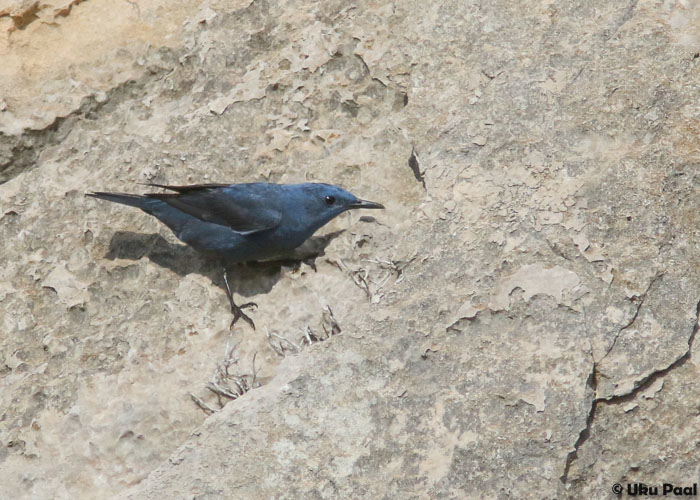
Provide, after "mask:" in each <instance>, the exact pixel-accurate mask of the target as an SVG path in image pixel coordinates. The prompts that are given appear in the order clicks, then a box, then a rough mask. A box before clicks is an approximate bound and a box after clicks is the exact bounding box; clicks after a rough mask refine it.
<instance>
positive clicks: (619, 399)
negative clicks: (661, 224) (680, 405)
mask: <svg viewBox="0 0 700 500" xmlns="http://www.w3.org/2000/svg"><path fill="white" fill-rule="evenodd" d="M658 277H660V276H657V277H655V278H654V279H653V280H652V283H650V285H649V288H651V284H653V282H654V281H655V280H656V279H657V278H658ZM649 288H647V292H648V291H649ZM647 292H645V294H646V293H647ZM641 302H642V301H640V307H641ZM637 312H638V311H637ZM635 317H636V315H635ZM698 329H700V300H699V301H698V302H697V304H696V306H695V326H694V327H693V331H692V333H691V334H690V337H688V349H687V350H686V351H685V352H684V353H683V354H682V355H681V356H680V357H679V358H677V359H676V360H675V361H673V362H672V363H671V364H669V365H668V366H667V367H666V368H662V369H660V370H654V371H653V372H651V373H649V374H648V375H647V376H645V377H643V378H642V379H641V380H639V381H638V382H636V383H635V386H634V387H633V388H632V389H631V390H630V391H629V392H626V393H624V394H618V395H613V396H608V397H605V398H597V397H596V398H594V399H593V401H592V402H591V407H590V409H589V411H588V416H587V417H586V425H585V427H584V428H583V429H582V430H581V432H580V433H579V436H578V438H577V439H576V442H575V443H574V449H573V450H572V451H571V452H569V454H568V455H567V456H566V464H565V466H564V472H563V474H562V475H561V477H560V478H559V480H560V481H561V482H562V484H566V482H567V480H568V476H569V470H570V468H571V464H572V463H573V462H574V460H576V458H577V457H578V450H579V448H581V446H583V444H584V443H585V442H586V441H587V440H588V438H589V437H590V434H591V427H592V426H593V421H594V419H595V414H596V410H597V408H598V405H599V404H608V405H613V404H621V403H626V402H628V401H630V400H632V399H634V398H635V397H637V394H639V393H640V392H642V391H643V390H646V389H647V388H649V386H651V385H652V384H654V382H656V381H657V380H658V379H660V378H661V377H664V376H666V375H667V374H668V373H670V372H671V371H672V370H675V369H676V368H678V367H679V366H683V365H684V364H685V362H686V361H688V360H689V359H690V356H691V353H692V351H693V343H694V342H695V336H696V334H697V333H698ZM597 370H598V364H597V363H595V362H594V363H593V369H592V370H591V373H590V375H589V376H588V380H587V381H586V385H588V386H589V387H590V388H591V389H592V390H593V393H594V394H595V391H596V387H597V377H596V375H597Z"/></svg>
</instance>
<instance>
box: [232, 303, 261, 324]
mask: <svg viewBox="0 0 700 500" xmlns="http://www.w3.org/2000/svg"><path fill="white" fill-rule="evenodd" d="M230 303H231V312H232V313H233V319H232V320H231V325H230V326H229V330H232V329H233V325H235V324H236V322H237V321H238V320H239V319H243V320H244V321H245V322H246V323H248V324H249V325H250V326H252V327H253V330H255V323H253V320H252V319H250V316H248V315H247V314H246V313H244V312H243V309H248V308H250V307H258V305H257V304H256V303H255V302H246V303H245V304H241V305H240V306H237V305H236V304H234V302H233V300H230Z"/></svg>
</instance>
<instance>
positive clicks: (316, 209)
mask: <svg viewBox="0 0 700 500" xmlns="http://www.w3.org/2000/svg"><path fill="white" fill-rule="evenodd" d="M149 185H150V186H154V187H160V188H164V189H167V190H170V191H174V192H173V193H150V194H145V195H138V194H126V193H102V192H97V193H88V196H93V197H95V198H100V199H103V200H108V201H113V202H116V203H121V204H123V205H129V206H132V207H137V208H140V209H141V210H143V211H144V212H146V213H147V214H150V215H153V216H154V217H156V218H157V219H158V220H160V221H161V222H162V223H164V224H165V225H166V226H168V227H169V228H170V229H171V230H172V231H173V233H175V236H177V237H178V238H179V239H180V240H181V241H183V242H185V243H186V244H188V245H189V246H191V247H192V248H194V249H195V250H198V251H200V252H202V253H205V254H209V255H213V256H217V257H220V258H222V259H224V260H226V261H228V262H245V261H259V260H271V259H275V258H279V257H283V256H285V254H289V253H290V252H291V251H292V250H293V249H295V248H296V247H298V246H299V245H301V244H302V243H303V242H304V241H306V239H307V238H309V237H310V236H311V235H312V234H313V233H314V232H315V231H316V230H317V229H319V228H320V227H321V226H323V225H324V224H326V223H328V222H329V221H330V220H331V219H333V218H334V217H336V216H338V215H340V214H341V213H343V212H345V211H346V210H351V209H354V208H384V207H383V206H382V205H380V204H379V203H374V202H372V201H365V200H360V199H358V198H357V197H356V196H354V195H353V194H352V193H349V192H348V191H346V190H344V189H342V188H340V187H338V186H332V185H330V184H321V183H304V184H269V183H262V182H254V183H249V184H198V185H193V186H164V185H161V184H149ZM224 283H225V285H226V294H227V295H228V299H229V303H230V305H231V312H232V313H233V321H232V322H231V327H233V325H234V324H235V323H236V321H238V319H239V318H243V319H244V320H245V321H247V322H248V323H249V324H250V325H251V326H252V327H253V328H255V325H254V323H253V321H252V320H251V319H250V318H249V317H248V316H247V315H246V314H245V313H244V312H243V309H245V308H247V307H252V306H255V305H256V304H255V303H253V302H249V303H247V304H243V305H241V306H237V305H236V304H235V303H234V301H233V294H232V293H231V288H230V287H229V284H228V278H227V275H226V268H224Z"/></svg>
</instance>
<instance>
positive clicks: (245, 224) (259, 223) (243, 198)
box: [146, 184, 282, 234]
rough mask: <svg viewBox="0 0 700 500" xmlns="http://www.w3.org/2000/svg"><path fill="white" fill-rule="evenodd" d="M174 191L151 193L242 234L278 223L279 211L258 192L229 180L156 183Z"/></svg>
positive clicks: (187, 211)
mask: <svg viewBox="0 0 700 500" xmlns="http://www.w3.org/2000/svg"><path fill="white" fill-rule="evenodd" d="M159 187H164V188H166V189H170V190H172V191H177V193H152V194H147V195H146V196H147V197H149V198H156V199H158V200H162V201H164V202H166V203H167V204H168V205H170V206H172V207H175V208H177V209H179V210H182V211H183V212H185V213H186V214H189V215H191V216H193V217H196V218H198V219H199V220H202V221H205V222H211V223H214V224H219V225H221V226H227V227H230V228H231V229H233V230H234V231H236V232H238V233H241V234H253V233H257V232H260V231H266V230H268V229H273V228H275V227H277V226H278V225H279V223H280V220H281V219H282V213H281V212H280V211H279V210H276V209H274V208H272V207H271V203H270V200H267V199H266V198H265V197H264V196H261V195H260V193H256V192H250V193H248V192H246V191H245V190H232V189H231V188H232V186H231V185H229V184H200V185H195V186H159Z"/></svg>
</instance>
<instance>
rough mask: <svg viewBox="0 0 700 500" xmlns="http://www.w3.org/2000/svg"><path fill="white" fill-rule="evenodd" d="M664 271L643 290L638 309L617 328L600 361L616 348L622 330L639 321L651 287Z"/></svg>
mask: <svg viewBox="0 0 700 500" xmlns="http://www.w3.org/2000/svg"><path fill="white" fill-rule="evenodd" d="M663 275H664V273H658V274H657V275H656V276H654V277H653V278H652V279H651V281H649V285H648V286H647V288H646V290H644V292H642V295H640V297H639V303H638V304H637V310H636V311H634V315H632V319H630V320H629V322H628V323H627V324H626V325H624V326H623V327H621V328H620V329H618V330H617V333H616V334H615V338H614V339H613V341H612V344H611V345H610V348H609V349H608V350H607V351H606V353H605V355H604V356H603V357H602V358H600V361H599V362H602V361H603V360H604V359H605V358H607V357H608V355H609V354H610V353H611V352H612V350H613V349H614V348H615V344H617V339H619V338H620V335H622V332H624V331H625V330H627V329H628V328H630V327H631V326H632V325H634V323H635V321H637V317H639V312H640V311H641V310H642V306H643V305H644V301H645V300H646V298H647V295H648V294H649V290H651V287H652V286H654V284H655V283H656V282H657V281H658V280H659V279H661V278H662V277H663Z"/></svg>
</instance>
